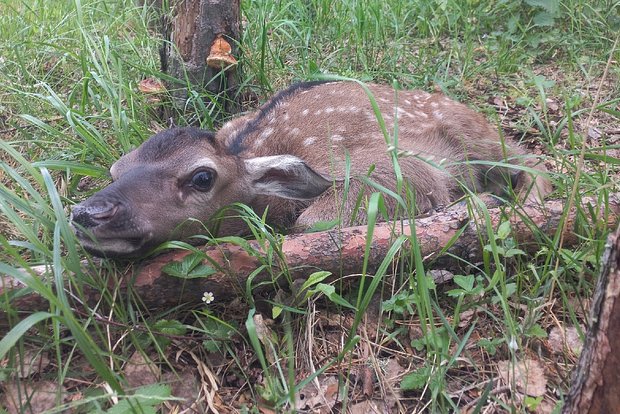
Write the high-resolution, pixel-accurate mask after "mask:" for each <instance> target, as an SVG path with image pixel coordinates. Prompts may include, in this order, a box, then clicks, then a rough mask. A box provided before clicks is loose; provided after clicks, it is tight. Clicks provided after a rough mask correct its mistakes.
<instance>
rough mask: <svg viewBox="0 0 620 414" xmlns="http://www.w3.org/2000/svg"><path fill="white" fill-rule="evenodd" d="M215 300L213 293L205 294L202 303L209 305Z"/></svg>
mask: <svg viewBox="0 0 620 414" xmlns="http://www.w3.org/2000/svg"><path fill="white" fill-rule="evenodd" d="M214 300H215V296H213V293H212V292H205V293H204V294H203V295H202V301H203V302H204V303H206V304H207V305H208V304H209V303H211V302H213V301H214Z"/></svg>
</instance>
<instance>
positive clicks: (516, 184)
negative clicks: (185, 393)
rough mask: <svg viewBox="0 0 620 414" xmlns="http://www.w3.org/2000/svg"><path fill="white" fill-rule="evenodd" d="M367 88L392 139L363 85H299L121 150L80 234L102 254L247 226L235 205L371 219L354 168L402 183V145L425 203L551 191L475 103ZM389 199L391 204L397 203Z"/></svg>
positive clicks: (410, 179) (271, 213)
mask: <svg viewBox="0 0 620 414" xmlns="http://www.w3.org/2000/svg"><path fill="white" fill-rule="evenodd" d="M368 88H369V89H370V91H371V92H372V95H373V96H374V99H375V100H376V104H377V105H378V108H379V110H380V112H381V114H382V117H383V120H384V121H385V125H387V126H388V129H389V130H390V131H391V130H392V127H393V126H394V125H397V127H398V133H397V134H394V135H396V137H397V140H398V141H397V143H394V142H393V143H391V144H390V145H388V144H386V140H385V138H384V135H383V133H382V130H381V128H380V124H379V121H378V118H377V116H376V115H375V112H374V111H373V106H372V104H371V100H370V99H369V96H368V94H367V93H366V92H365V91H364V89H363V88H362V87H361V86H360V85H359V84H357V83H354V82H311V83H300V84H296V85H293V86H291V87H290V88H288V89H286V90H284V91H282V92H280V93H278V94H277V95H275V96H274V97H273V98H272V99H271V100H269V101H268V102H267V103H265V104H264V105H263V106H262V107H260V108H259V109H258V110H257V111H255V112H253V113H251V114H249V115H245V116H242V117H240V118H238V119H234V120H232V121H230V122H228V123H227V124H225V125H224V126H223V127H222V128H221V129H220V130H219V131H218V132H217V133H212V132H207V131H203V130H199V129H196V128H173V129H170V130H166V131H163V132H160V133H158V134H156V135H154V136H152V137H151V138H150V139H149V140H148V141H146V142H144V143H143V144H142V145H141V146H140V147H139V148H137V149H135V150H134V151H131V152H130V153H128V154H126V155H125V156H123V157H122V158H121V159H119V160H118V161H117V162H116V163H115V164H114V165H112V168H111V170H110V172H111V175H112V178H113V180H114V182H113V183H112V184H110V185H109V186H108V187H106V188H104V189H103V190H101V191H99V192H98V193H96V194H95V195H93V196H92V197H91V198H89V199H87V200H86V201H84V202H82V203H80V204H78V205H76V206H75V207H74V208H73V212H72V218H71V220H72V225H73V227H74V228H75V231H76V234H77V237H78V239H79V240H80V242H81V243H82V245H83V246H84V247H85V248H86V249H87V250H88V251H90V252H92V253H94V254H97V255H100V256H107V257H123V256H139V255H141V254H144V253H145V252H147V251H148V250H149V249H152V248H153V247H155V246H157V245H158V244H160V243H162V242H164V241H166V240H171V239H184V238H188V237H190V236H192V235H195V234H207V233H209V234H216V235H220V236H221V235H236V234H243V233H247V228H246V227H245V225H244V222H243V221H242V220H240V219H239V218H232V217H228V218H225V219H221V216H222V214H220V213H221V211H222V209H223V208H224V207H226V206H228V205H230V204H231V203H235V202H240V203H244V204H246V205H248V206H250V207H251V208H253V209H254V210H255V211H256V213H257V214H259V215H262V214H263V213H264V212H265V210H267V215H266V217H267V222H268V224H270V225H272V226H275V227H277V228H282V229H288V230H289V231H303V230H304V229H307V228H308V227H310V226H312V225H313V224H315V223H317V222H321V221H329V220H335V219H338V218H341V220H342V221H341V222H342V223H343V225H349V224H362V223H363V222H364V220H365V216H366V213H365V211H364V208H363V206H364V203H363V201H362V203H361V206H362V207H361V208H356V206H359V205H360V204H359V202H358V199H359V197H360V196H361V197H362V198H361V199H362V200H364V199H365V198H364V197H365V196H366V195H369V194H371V193H372V192H373V191H376V190H375V189H373V188H372V187H371V186H369V185H368V180H366V181H364V180H360V179H356V177H357V178H359V177H361V176H368V177H369V178H368V179H369V180H371V181H373V182H375V183H377V184H379V185H381V186H384V187H386V188H388V189H390V190H392V191H396V175H395V172H394V171H395V168H394V163H393V157H392V155H393V152H394V151H398V153H399V154H400V155H401V156H400V157H399V159H398V165H399V166H400V169H401V171H402V175H403V177H404V178H405V180H406V181H407V183H408V185H409V186H410V188H413V189H414V192H415V202H416V207H417V212H425V211H428V210H430V209H432V208H434V207H439V206H443V205H446V204H448V203H449V202H450V201H452V200H454V199H456V198H458V197H460V196H462V195H463V194H464V187H465V188H467V189H468V190H470V191H476V192H489V193H492V194H496V195H502V194H505V191H506V188H507V187H512V188H513V189H514V190H515V193H516V194H518V195H519V197H520V198H522V199H523V200H531V199H542V197H543V196H544V195H545V194H546V193H548V192H549V190H550V185H549V182H548V181H547V180H546V179H545V178H544V177H543V176H542V175H539V174H537V172H541V171H544V168H543V167H539V166H537V160H535V159H533V158H532V157H527V156H525V154H524V152H523V151H522V150H521V149H520V148H519V147H517V146H515V145H512V144H507V143H502V142H501V140H500V138H499V135H498V133H497V131H496V130H495V128H493V127H492V126H491V125H490V124H489V123H488V122H487V121H486V119H485V118H484V117H483V116H481V115H479V114H477V113H476V112H474V111H472V110H471V109H469V108H468V107H467V106H465V105H463V104H460V103H458V102H455V101H453V100H451V99H449V98H447V97H445V96H443V95H441V94H429V93H426V92H423V91H394V90H393V89H392V88H390V87H388V86H381V85H368ZM391 139H392V140H393V137H392V138H391ZM403 154H404V155H406V156H402V155H403ZM347 159H348V160H349V162H350V168H348V167H346V163H347ZM515 165H521V166H523V167H519V168H514V166H515ZM371 166H374V169H373V168H371ZM369 171H371V172H370V175H368V174H369ZM347 173H348V174H349V176H350V178H351V180H350V186H349V189H348V192H347V194H346V199H344V195H345V194H344V187H345V184H344V183H345V180H344V179H345V175H346V174H347ZM385 201H386V205H387V209H388V211H389V212H390V213H393V212H394V211H395V209H396V202H395V201H394V200H393V199H392V198H391V197H389V196H386V197H385ZM398 211H400V212H401V213H402V214H406V212H404V211H403V209H402V208H400V209H398ZM223 215H224V216H225V215H226V214H223ZM232 215H234V214H229V216H232ZM215 217H218V218H220V219H221V220H220V219H218V220H217V223H215V221H216V220H214V218H215Z"/></svg>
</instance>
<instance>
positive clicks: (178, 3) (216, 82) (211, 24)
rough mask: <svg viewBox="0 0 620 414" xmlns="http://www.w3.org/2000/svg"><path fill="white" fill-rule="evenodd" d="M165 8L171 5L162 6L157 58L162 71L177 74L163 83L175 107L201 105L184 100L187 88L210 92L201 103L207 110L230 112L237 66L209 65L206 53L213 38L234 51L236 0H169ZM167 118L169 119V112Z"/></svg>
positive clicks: (237, 15) (188, 96) (238, 11)
mask: <svg viewBox="0 0 620 414" xmlns="http://www.w3.org/2000/svg"><path fill="white" fill-rule="evenodd" d="M154 1H157V0H154ZM166 3H167V2H163V5H164V6H163V7H165V5H166ZM169 7H170V10H162V16H163V19H164V20H163V32H164V33H163V35H164V39H165V42H164V45H163V47H162V49H161V53H160V55H161V56H160V57H161V66H162V71H163V72H165V73H167V74H168V75H170V76H171V77H172V78H175V79H177V81H175V82H168V85H167V87H168V90H169V92H170V94H171V96H172V97H173V101H174V104H175V105H174V106H175V107H176V109H177V110H183V108H186V107H188V108H192V109H195V108H200V106H201V105H193V104H190V105H187V102H188V99H194V97H193V95H192V94H190V93H189V91H190V89H191V90H194V91H197V92H198V93H200V94H202V92H204V91H207V92H209V94H210V95H211V97H210V99H209V100H207V101H205V102H203V103H204V105H205V106H206V107H207V108H208V110H211V109H212V108H213V105H216V106H217V108H216V110H214V111H213V113H214V114H216V115H217V114H218V113H220V112H222V110H223V112H227V113H231V112H235V109H236V107H237V105H236V104H235V98H236V88H237V76H238V69H237V68H236V65H221V66H213V67H212V66H209V65H208V64H207V58H208V57H209V56H210V53H212V52H213V50H212V49H213V45H214V44H216V40H217V39H223V40H224V41H226V42H227V44H229V45H230V47H231V50H230V55H232V56H238V44H239V40H240V39H241V25H240V16H241V7H240V0H171V1H170V6H169ZM169 113H170V114H172V113H173V111H169ZM171 117H172V118H173V119H172V121H173V122H174V121H175V119H174V116H171ZM190 120H191V119H190Z"/></svg>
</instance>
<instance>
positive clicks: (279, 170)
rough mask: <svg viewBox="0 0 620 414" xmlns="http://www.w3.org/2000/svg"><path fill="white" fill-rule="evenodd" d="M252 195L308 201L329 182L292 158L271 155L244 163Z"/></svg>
mask: <svg viewBox="0 0 620 414" xmlns="http://www.w3.org/2000/svg"><path fill="white" fill-rule="evenodd" d="M245 168H246V171H247V172H248V175H249V182H250V187H251V189H252V191H253V192H254V193H255V194H257V195H270V196H277V197H282V198H290V199H293V200H309V199H312V198H314V197H317V196H319V195H320V194H322V193H323V192H324V191H325V190H327V189H328V188H329V187H330V186H331V185H332V181H331V180H329V179H327V178H325V177H323V176H322V175H321V174H319V173H317V172H316V171H314V170H313V169H312V168H310V167H309V166H308V165H307V164H306V163H305V162H304V161H303V160H302V159H300V158H297V157H295V156H293V155H273V156H269V157H256V158H250V159H248V160H246V161H245Z"/></svg>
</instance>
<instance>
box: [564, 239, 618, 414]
mask: <svg viewBox="0 0 620 414" xmlns="http://www.w3.org/2000/svg"><path fill="white" fill-rule="evenodd" d="M603 263H604V265H603V268H602V270H601V275H600V277H599V279H598V282H597V285H596V291H595V293H594V298H593V300H592V309H591V311H590V327H589V329H588V332H587V334H586V342H585V345H584V348H583V351H582V352H581V356H580V358H579V363H578V365H577V367H576V368H575V372H574V374H573V376H574V378H573V382H572V386H571V389H570V392H569V394H568V399H567V400H566V403H565V405H564V409H563V411H562V412H563V413H564V414H577V413H578V414H595V413H596V414H599V413H617V412H619V411H620V229H618V230H616V233H615V234H613V235H611V236H610V237H609V239H608V243H607V248H606V249H605V254H604V256H603Z"/></svg>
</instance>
